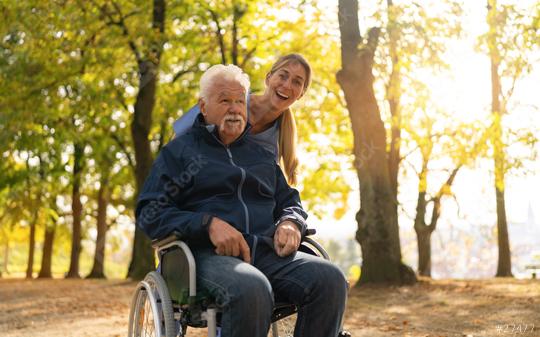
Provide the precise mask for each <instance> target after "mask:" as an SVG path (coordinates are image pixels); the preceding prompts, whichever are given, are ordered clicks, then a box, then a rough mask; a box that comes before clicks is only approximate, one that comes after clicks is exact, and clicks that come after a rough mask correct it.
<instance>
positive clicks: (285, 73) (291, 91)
mask: <svg viewBox="0 0 540 337" xmlns="http://www.w3.org/2000/svg"><path fill="white" fill-rule="evenodd" d="M306 76H307V75H306V70H305V69H304V67H303V66H302V65H301V64H300V63H298V62H289V63H287V64H285V65H284V66H283V67H281V68H279V69H277V70H276V71H275V72H273V73H271V74H268V76H267V77H266V90H265V96H267V97H268V98H269V100H270V104H271V106H272V107H274V108H276V109H278V110H280V111H283V110H286V109H288V108H289V107H290V106H291V105H292V104H293V103H294V102H295V101H296V100H297V99H299V98H300V97H302V95H303V94H304V88H305V83H306Z"/></svg>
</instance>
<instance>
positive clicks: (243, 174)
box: [225, 147, 249, 234]
mask: <svg viewBox="0 0 540 337" xmlns="http://www.w3.org/2000/svg"><path fill="white" fill-rule="evenodd" d="M225 150H227V154H228V155H229V161H230V162H231V165H232V166H234V167H237V168H239V169H240V172H242V179H240V184H238V189H237V194H238V199H239V200H240V203H241V204H242V206H243V207H244V213H245V215H246V234H249V210H248V208H247V205H246V203H245V202H244V198H243V197H242V187H243V186H244V181H245V180H246V171H245V170H244V169H243V168H241V167H240V166H238V165H236V164H235V163H234V161H233V158H232V153H231V150H230V149H229V148H228V147H225Z"/></svg>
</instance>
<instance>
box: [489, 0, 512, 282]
mask: <svg viewBox="0 0 540 337" xmlns="http://www.w3.org/2000/svg"><path fill="white" fill-rule="evenodd" d="M497 16H498V12H497V0H488V14H487V21H488V25H489V33H488V48H489V56H490V61H491V114H492V120H493V123H492V130H491V135H492V138H491V139H492V144H493V165H494V169H495V184H494V185H495V197H496V202H497V242H498V247H499V258H498V263H497V274H496V275H495V276H498V277H505V276H512V262H511V254H510V242H509V241H510V240H509V238H508V224H507V221H506V205H505V199H504V190H505V187H504V185H505V181H504V180H505V177H504V176H505V145H504V143H503V140H502V116H503V113H504V111H503V110H504V107H503V106H502V104H501V92H502V91H501V79H500V75H499V65H500V60H501V56H500V53H499V50H498V46H497V43H498V36H499V23H498V21H497Z"/></svg>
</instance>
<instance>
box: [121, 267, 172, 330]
mask: <svg viewBox="0 0 540 337" xmlns="http://www.w3.org/2000/svg"><path fill="white" fill-rule="evenodd" d="M176 335H177V334H176V324H175V321H174V316H173V308H172V304H171V298H170V296H169V291H168V290H167V286H166V285H165V281H163V278H162V277H161V275H159V274H158V273H157V272H155V271H153V272H150V273H148V274H147V275H146V277H145V278H144V280H143V281H141V282H139V284H138V286H137V290H136V291H135V294H134V295H133V300H132V303H131V310H130V314H129V332H128V337H175V336H176Z"/></svg>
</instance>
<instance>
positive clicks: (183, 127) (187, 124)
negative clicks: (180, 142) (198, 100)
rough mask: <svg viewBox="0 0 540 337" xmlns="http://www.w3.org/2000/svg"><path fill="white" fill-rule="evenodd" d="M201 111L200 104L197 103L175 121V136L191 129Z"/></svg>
mask: <svg viewBox="0 0 540 337" xmlns="http://www.w3.org/2000/svg"><path fill="white" fill-rule="evenodd" d="M199 112H200V109H199V104H195V105H194V106H192V107H191V109H189V110H188V112H186V113H185V114H183V115H182V116H181V117H180V118H178V119H177V120H176V121H175V122H174V123H173V129H174V135H175V137H178V136H181V135H183V134H184V133H186V132H187V130H189V129H191V127H192V126H193V123H194V122H195V119H196V118H197V115H198V114H199Z"/></svg>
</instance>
